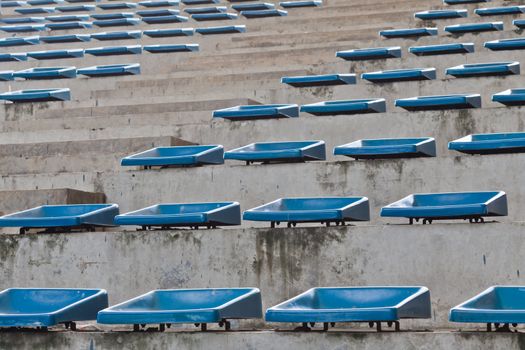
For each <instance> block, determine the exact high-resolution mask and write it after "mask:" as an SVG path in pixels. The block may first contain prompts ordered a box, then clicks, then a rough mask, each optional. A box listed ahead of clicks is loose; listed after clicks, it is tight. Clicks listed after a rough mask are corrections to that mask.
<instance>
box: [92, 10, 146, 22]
mask: <svg viewBox="0 0 525 350" xmlns="http://www.w3.org/2000/svg"><path fill="white" fill-rule="evenodd" d="M137 12H139V11H137ZM134 16H135V14H134V13H133V12H114V13H94V14H92V15H91V18H93V19H98V20H108V19H120V18H133V17H134Z"/></svg>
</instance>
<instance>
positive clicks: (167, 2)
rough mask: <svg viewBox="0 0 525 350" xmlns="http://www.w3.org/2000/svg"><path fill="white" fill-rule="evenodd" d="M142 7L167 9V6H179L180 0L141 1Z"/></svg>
mask: <svg viewBox="0 0 525 350" xmlns="http://www.w3.org/2000/svg"><path fill="white" fill-rule="evenodd" d="M139 5H140V6H144V7H167V6H179V1H178V0H158V1H149V0H148V1H141V2H139Z"/></svg>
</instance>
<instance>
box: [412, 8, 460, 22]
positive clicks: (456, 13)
mask: <svg viewBox="0 0 525 350" xmlns="http://www.w3.org/2000/svg"><path fill="white" fill-rule="evenodd" d="M467 15H468V13H467V10H465V9H462V10H430V11H420V12H416V13H415V14H414V17H415V18H419V19H423V20H433V19H447V18H462V17H467Z"/></svg>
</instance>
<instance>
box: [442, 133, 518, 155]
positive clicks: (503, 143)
mask: <svg viewBox="0 0 525 350" xmlns="http://www.w3.org/2000/svg"><path fill="white" fill-rule="evenodd" d="M448 149H450V150H454V151H458V152H462V153H468V154H501V153H523V152H525V133H523V132H511V133H498V134H472V135H467V136H465V137H462V138H460V139H457V140H454V141H450V142H449V143H448Z"/></svg>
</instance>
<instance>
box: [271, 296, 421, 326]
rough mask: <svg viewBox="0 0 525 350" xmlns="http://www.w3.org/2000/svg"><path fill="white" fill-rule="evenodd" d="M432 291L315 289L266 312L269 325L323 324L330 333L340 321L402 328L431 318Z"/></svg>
mask: <svg viewBox="0 0 525 350" xmlns="http://www.w3.org/2000/svg"><path fill="white" fill-rule="evenodd" d="M430 317H431V306H430V291H429V290H428V288H426V287H408V286H404V287H332V288H312V289H310V290H307V291H306V292H304V293H302V294H300V295H298V296H296V297H294V298H292V299H289V300H286V301H284V302H282V303H281V304H279V305H276V306H273V307H271V308H269V309H267V310H266V317H265V319H266V321H267V322H297V323H302V325H303V326H302V327H301V328H299V329H301V330H309V329H310V328H309V327H308V325H310V326H311V327H313V326H314V324H315V323H323V327H324V330H325V331H327V330H328V328H329V325H330V324H332V326H334V323H336V322H339V323H340V322H367V323H370V326H373V325H374V323H375V325H376V328H377V330H378V331H381V329H382V328H381V322H387V323H388V325H389V326H391V325H392V324H393V325H395V330H396V331H398V330H399V329H400V325H399V320H400V319H418V318H430Z"/></svg>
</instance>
